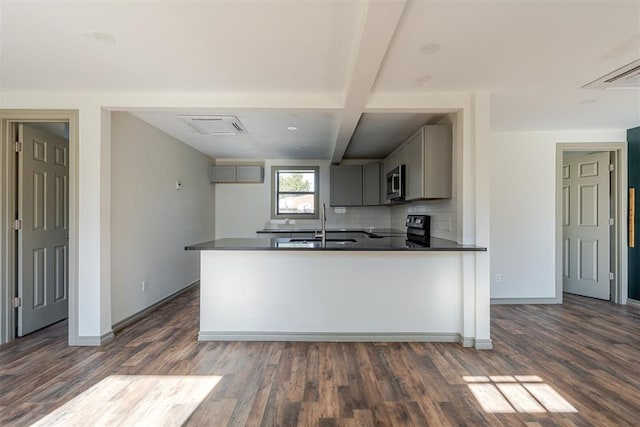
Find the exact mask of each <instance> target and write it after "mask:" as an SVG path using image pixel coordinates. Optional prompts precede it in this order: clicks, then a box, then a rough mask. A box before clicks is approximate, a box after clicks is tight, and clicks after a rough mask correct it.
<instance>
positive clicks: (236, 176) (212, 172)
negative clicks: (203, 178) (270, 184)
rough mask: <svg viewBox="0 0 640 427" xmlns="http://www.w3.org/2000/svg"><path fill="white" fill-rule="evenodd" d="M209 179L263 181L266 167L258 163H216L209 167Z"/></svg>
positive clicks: (217, 181) (220, 181) (218, 181)
mask: <svg viewBox="0 0 640 427" xmlns="http://www.w3.org/2000/svg"><path fill="white" fill-rule="evenodd" d="M209 181H211V182H213V183H231V182H244V183H262V182H264V168H263V167H262V166H257V165H215V166H211V167H209Z"/></svg>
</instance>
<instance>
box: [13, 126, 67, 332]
mask: <svg viewBox="0 0 640 427" xmlns="http://www.w3.org/2000/svg"><path fill="white" fill-rule="evenodd" d="M18 138H19V141H20V142H21V143H22V151H21V152H20V153H19V154H18V174H19V177H18V218H20V219H21V220H22V227H21V229H20V230H19V231H18V296H19V297H20V300H21V303H20V306H19V307H18V336H23V335H26V334H28V333H30V332H33V331H35V330H37V329H40V328H43V327H45V326H48V325H50V324H52V323H55V322H58V321H60V320H62V319H65V318H67V314H68V297H67V295H68V288H69V286H68V284H69V267H68V265H69V247H68V238H69V235H68V224H69V209H68V198H69V197H68V193H69V172H68V171H69V141H68V140H66V139H64V138H61V137H59V136H56V135H53V134H51V133H49V132H45V131H43V130H40V129H37V128H35V127H33V126H29V125H26V124H21V125H19V126H18Z"/></svg>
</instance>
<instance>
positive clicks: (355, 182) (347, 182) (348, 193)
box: [329, 165, 362, 206]
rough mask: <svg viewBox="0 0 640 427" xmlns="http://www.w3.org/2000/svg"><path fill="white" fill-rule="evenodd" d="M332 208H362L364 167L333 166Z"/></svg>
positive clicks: (330, 202) (330, 203)
mask: <svg viewBox="0 0 640 427" xmlns="http://www.w3.org/2000/svg"><path fill="white" fill-rule="evenodd" d="M329 205H331V206H362V166H360V165H348V166H335V165H334V166H331V194H330V197H329Z"/></svg>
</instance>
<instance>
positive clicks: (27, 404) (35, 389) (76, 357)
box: [0, 289, 640, 426]
mask: <svg viewBox="0 0 640 427" xmlns="http://www.w3.org/2000/svg"><path fill="white" fill-rule="evenodd" d="M197 298H198V291H197V289H194V290H192V291H189V292H187V293H185V294H183V295H181V296H180V297H179V298H178V299H176V300H174V301H173V302H171V303H170V304H168V305H166V306H164V307H162V308H160V309H159V310H157V311H155V312H153V313H152V314H151V315H149V316H148V317H147V318H145V319H143V320H142V321H140V322H138V323H137V324H135V325H132V326H130V327H128V328H126V329H124V330H122V331H121V332H120V333H118V334H117V336H116V339H115V341H114V342H112V343H110V344H109V345H106V346H104V347H101V348H69V347H67V345H66V324H64V323H62V324H58V325H54V326H52V327H50V328H48V329H46V330H43V331H40V332H37V333H35V334H32V335H31V336H28V337H26V338H23V339H19V340H17V341H15V342H13V343H11V344H8V345H5V346H2V347H0V425H20V426H21V425H28V424H30V423H32V422H35V421H37V420H39V419H40V418H42V417H43V416H45V415H46V414H48V413H50V412H52V411H53V410H55V409H56V408H58V407H60V406H61V405H63V404H65V403H66V402H68V401H70V400H71V399H73V398H74V397H76V396H78V395H81V394H82V393H83V392H85V391H86V390H87V389H89V388H90V387H91V386H93V385H95V384H97V383H98V382H100V381H101V380H103V379H104V378H106V377H108V376H110V375H116V374H117V375H162V376H168V375H189V376H194V375H221V376H222V379H221V380H220V382H219V383H218V384H217V385H216V386H215V387H214V388H213V389H212V391H211V392H210V393H209V394H208V395H207V396H206V398H205V399H204V400H203V401H202V403H200V405H199V406H198V407H197V409H196V410H195V411H194V412H193V413H192V414H191V416H190V417H189V418H188V420H187V422H186V424H187V425H214V426H218V425H277V426H289V425H303V426H307V425H319V426H332V425H363V426H367V425H382V426H388V425H420V426H422V425H425V426H426V425H452V426H482V425H489V426H512V425H527V426H552V425H561V426H574V425H575V426H586V425H597V426H625V425H629V426H638V425H640V310H638V309H634V308H631V307H623V306H615V305H612V304H609V303H606V302H601V301H596V300H592V299H588V298H581V297H575V296H570V295H567V296H566V297H565V304H564V305H562V306H552V305H546V306H493V307H492V309H491V313H492V338H493V342H494V347H495V348H494V350H491V351H476V350H473V349H464V348H462V347H460V346H459V345H457V344H428V343H386V344H385V343H376V344H370V343H285V342H279V343H243V342H230V343H198V342H197V341H196V334H197V330H198V303H197V301H198V299H197ZM497 376H501V378H498V377H497ZM516 376H517V377H516ZM524 376H528V377H524ZM535 377H537V378H535ZM532 378H533V380H532ZM478 381H479V382H478ZM530 381H533V383H531V384H537V385H538V386H541V387H542V389H543V391H544V390H546V391H547V394H546V396H547V398H546V399H545V396H544V395H542V397H540V395H539V394H536V393H534V391H535V390H534V388H535V387H533V388H531V389H529V388H528V385H527V384H528V383H529V382H530ZM474 384H480V385H481V387H480V389H478V388H476V389H474V387H475V386H474ZM504 384H507V385H509V384H510V385H511V389H510V388H509V386H507V387H503V385H504ZM529 385H530V384H529ZM482 387H484V388H482ZM474 390H475V391H476V393H475V394H474ZM478 390H480V391H479V392H478ZM510 390H511V391H510ZM527 390H532V391H531V393H528V392H527ZM523 391H524V393H523ZM476 394H477V395H478V396H479V397H480V400H484V401H482V402H481V401H478V400H477V398H476ZM533 396H536V397H533ZM549 396H550V397H549ZM554 396H555V398H554ZM549 399H551V400H549ZM554 399H555V400H554ZM492 400H493V402H492ZM563 400H564V402H562V401H563ZM558 402H560V404H559V406H558V405H555V404H557V403H558ZM505 403H506V406H505ZM496 405H497V406H496ZM554 405H555V406H554ZM567 405H568V406H567ZM496 408H497V409H496ZM536 408H537V409H536ZM572 409H575V411H577V412H572ZM496 410H498V411H504V410H507V411H509V410H511V411H512V412H511V413H499V412H495V411H496ZM551 411H557V412H551Z"/></svg>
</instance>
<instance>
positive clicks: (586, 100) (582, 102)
mask: <svg viewBox="0 0 640 427" xmlns="http://www.w3.org/2000/svg"><path fill="white" fill-rule="evenodd" d="M594 102H598V100H597V99H585V100H584V101H580V102H578V104H583V105H584V104H593V103H594Z"/></svg>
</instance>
